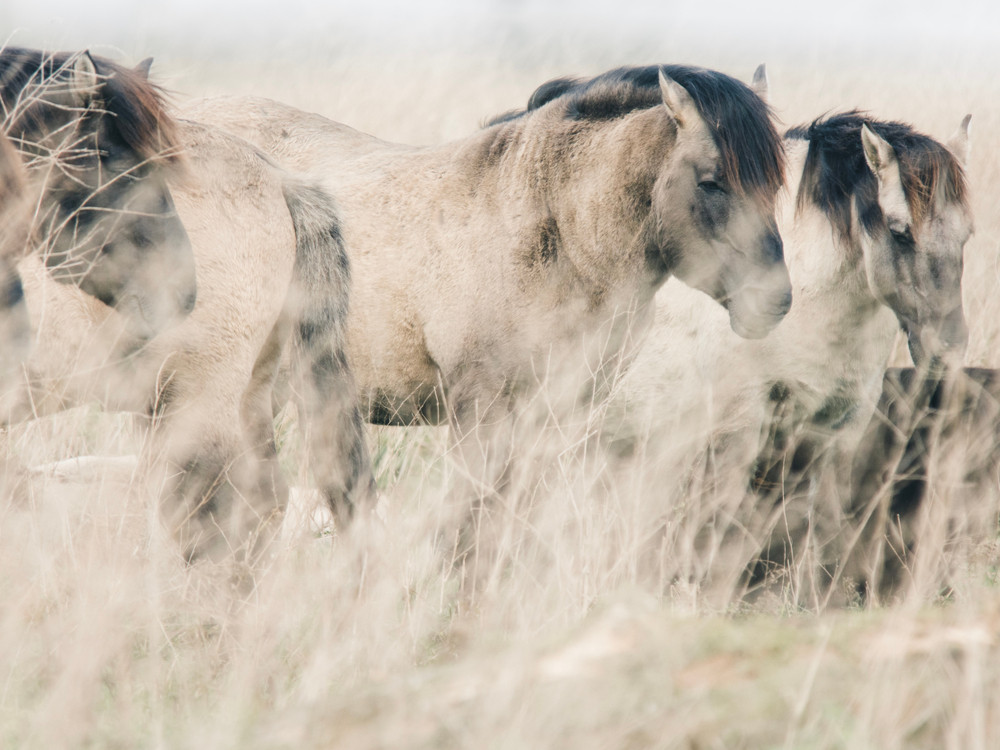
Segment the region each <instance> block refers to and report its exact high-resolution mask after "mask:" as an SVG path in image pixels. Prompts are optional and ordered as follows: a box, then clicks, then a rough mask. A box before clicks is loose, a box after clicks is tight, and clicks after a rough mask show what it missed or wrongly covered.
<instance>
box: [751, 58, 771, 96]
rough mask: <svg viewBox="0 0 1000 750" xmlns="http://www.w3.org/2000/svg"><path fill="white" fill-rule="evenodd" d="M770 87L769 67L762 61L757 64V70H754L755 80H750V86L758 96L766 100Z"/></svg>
mask: <svg viewBox="0 0 1000 750" xmlns="http://www.w3.org/2000/svg"><path fill="white" fill-rule="evenodd" d="M768 87H769V85H768V81H767V67H766V66H765V65H764V63H761V64H760V65H758V66H757V70H755V71H754V72H753V80H752V81H750V88H751V89H752V90H753V92H754V93H755V94H756V95H757V96H759V97H760V98H761V99H763V100H764V101H765V102H766V101H767V90H768Z"/></svg>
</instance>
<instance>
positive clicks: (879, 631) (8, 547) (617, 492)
mask: <svg viewBox="0 0 1000 750" xmlns="http://www.w3.org/2000/svg"><path fill="white" fill-rule="evenodd" d="M0 18H2V16H0ZM519 18H522V23H523V24H527V23H528V22H529V21H530V20H531V17H530V15H527V16H526V15H524V14H522V15H521V16H519ZM524 19H527V20H524ZM489 32H490V30H489V29H485V30H484V29H482V28H480V29H478V30H477V34H478V35H479V36H476V37H475V38H472V37H468V38H467V37H465V36H464V35H463V34H461V33H458V32H457V31H453V32H451V33H452V35H451V36H446V35H442V37H441V38H440V39H437V38H434V39H430V38H424V41H423V42H422V43H421V44H417V43H415V42H414V43H409V42H407V41H406V39H405V37H403V36H402V35H401V36H400V39H395V40H394V41H393V43H392V44H382V45H377V44H374V43H364V42H363V41H357V40H352V39H351V36H350V33H349V31H347V30H344V31H341V32H339V33H334V31H331V34H330V37H329V39H328V40H327V41H326V42H325V43H320V42H318V41H315V40H313V41H312V42H310V43H309V44H303V45H302V48H301V49H297V48H296V47H295V46H294V45H292V44H288V45H279V44H273V45H270V46H268V47H267V48H266V49H264V50H257V49H254V48H253V46H252V45H249V44H248V45H246V46H244V47H240V48H239V49H234V50H233V51H231V52H229V51H227V52H225V53H219V54H212V53H211V50H210V49H208V46H207V44H196V43H195V42H194V41H190V42H187V43H180V42H179V41H177V40H176V39H173V40H165V41H158V40H157V38H156V37H155V35H153V36H150V38H149V40H148V43H146V44H143V45H141V46H137V48H136V50H135V52H136V57H142V56H145V55H147V54H153V55H156V56H157V63H156V65H155V67H154V69H153V75H154V77H157V78H159V80H162V81H164V82H165V83H166V85H167V86H168V87H169V89H170V90H171V91H173V92H175V93H174V97H175V99H176V100H177V101H184V100H185V99H187V98H190V97H196V96H203V95H212V94H219V93H254V94H257V95H262V96H269V97H273V98H277V99H281V100H283V101H286V102H288V103H290V104H293V105H296V106H299V107H302V108H304V109H308V110H311V111H315V112H319V113H322V114H324V115H327V116H329V117H332V118H333V119H336V120H339V121H342V122H345V123H348V124H350V125H353V126H355V127H357V128H359V129H361V130H364V131H367V132H370V133H373V134H376V135H378V136H381V137H384V138H387V139H391V140H398V141H402V142H407V143H439V142H443V141H446V140H449V139H454V138H459V137H461V136H462V135H463V134H466V133H469V132H471V131H472V130H473V129H475V128H476V127H478V126H479V124H480V123H481V122H482V121H483V120H484V119H486V118H487V117H489V116H491V115H493V114H496V113H499V112H502V111H505V110H507V109H511V108H514V107H517V106H521V105H523V104H524V103H525V102H526V100H527V97H528V96H529V94H530V93H531V91H532V90H533V89H534V88H535V87H536V86H537V85H538V84H540V83H542V82H544V81H546V80H548V79H550V78H552V77H554V76H557V75H564V74H567V73H578V74H594V73H598V72H600V71H603V70H606V69H608V68H611V67H614V66H616V65H619V64H639V63H646V62H689V63H694V64H701V65H705V66H709V67H714V68H717V69H720V70H723V71H725V72H727V73H730V74H732V75H735V76H738V77H740V78H742V79H743V80H748V79H749V77H750V75H751V73H752V72H753V70H754V67H755V66H756V65H757V64H758V63H760V62H766V63H767V64H768V71H769V74H770V82H771V102H772V104H773V105H774V107H775V109H776V111H777V113H778V115H779V116H780V118H781V120H782V122H783V124H785V125H787V126H791V125H794V124H798V123H801V122H803V121H806V120H809V119H812V118H814V117H816V116H818V115H820V114H823V113H825V112H830V111H836V110H840V109H847V108H854V107H858V108H861V109H866V110H869V111H871V112H873V113H875V114H877V115H879V116H880V117H884V118H891V119H900V120H905V121H908V122H911V123H912V124H914V125H915V126H917V127H918V128H919V129H920V130H922V131H924V132H927V133H929V134H931V135H934V136H937V137H939V138H941V139H945V138H947V137H948V136H949V135H950V134H951V132H952V131H953V130H954V129H955V128H956V127H957V126H958V123H959V122H960V120H961V118H962V116H963V115H964V114H966V113H967V112H971V113H972V114H973V123H972V158H971V163H970V164H969V168H968V177H969V182H970V185H971V191H972V202H973V209H974V212H975V219H976V233H975V235H974V237H973V238H972V240H971V241H970V242H969V243H968V245H967V246H966V270H965V281H964V294H965V306H966V314H967V317H968V320H969V323H970V328H971V342H970V347H969V352H968V357H967V362H968V364H970V365H980V366H993V367H998V366H1000V303H998V302H997V293H996V290H997V289H1000V267H998V263H1000V207H998V204H997V201H996V195H997V188H996V185H997V182H998V177H1000V105H998V102H1000V79H998V77H997V75H996V71H997V70H998V69H1000V68H998V65H997V63H998V62H1000V60H998V58H997V57H996V56H992V55H988V54H987V53H986V52H984V50H985V49H987V45H984V44H980V45H979V46H975V45H970V46H968V47H966V46H963V44H961V43H960V41H958V40H953V44H951V45H950V46H947V47H945V48H935V47H933V46H931V45H928V47H927V48H926V49H909V50H906V52H905V54H904V53H898V54H897V53H896V52H895V51H893V50H892V49H882V48H880V47H878V46H877V45H876V42H875V41H864V40H863V41H859V42H857V43H856V44H851V43H845V44H843V45H841V46H836V47H834V46H829V47H825V48H824V47H811V46H809V45H808V44H805V43H802V44H788V45H784V46H782V45H777V44H765V45H762V46H755V45H752V44H749V43H746V44H732V43H728V42H725V41H724V40H716V39H712V38H711V37H705V38H702V39H700V40H693V39H687V38H685V37H684V35H683V33H682V32H681V31H680V30H678V29H673V30H667V31H666V32H665V33H664V38H662V39H656V38H653V34H652V32H651V31H649V32H646V33H645V34H638V33H635V34H631V35H629V34H625V33H623V32H621V31H620V30H618V27H615V28H612V29H610V30H609V32H608V33H607V34H604V35H602V34H601V33H600V30H596V29H592V30H589V31H586V32H584V31H580V30H577V31H576V32H575V33H573V34H569V33H567V34H564V35H562V34H559V33H556V32H555V31H551V30H550V31H549V32H548V33H541V32H537V30H535V31H533V30H532V29H530V28H525V27H521V26H517V25H516V24H513V25H511V26H510V27H505V28H498V29H497V30H496V32H495V34H493V35H492V36H491V35H490V33H489ZM871 36H872V35H869V36H865V37H864V39H865V40H869V39H870V38H871ZM875 36H877V35H875ZM168 42H169V43H168ZM158 44H159V45H161V46H157V45H158ZM161 49H162V50H163V51H162V52H161V51H160V50H161ZM97 51H100V52H102V54H106V53H107V52H108V51H107V50H105V49H100V48H97ZM130 51H131V49H130ZM906 357H907V355H906V354H905V347H901V348H900V349H899V351H898V353H897V356H896V359H897V361H898V362H899V363H905V362H906ZM545 399H546V396H545V394H544V393H542V394H540V395H539V396H538V397H537V399H536V403H535V405H536V406H540V407H541V408H538V409H534V410H531V411H530V416H529V417H526V418H525V420H524V423H525V424H524V425H523V426H522V427H523V429H522V432H521V435H522V442H521V451H520V452H521V456H519V458H520V459H521V460H522V463H523V464H524V465H525V466H526V467H527V468H526V469H525V471H524V476H523V477H520V478H519V481H518V483H517V485H516V487H517V492H515V493H514V496H515V500H516V502H515V501H513V500H512V501H511V503H512V507H511V512H510V513H509V514H508V517H507V518H506V520H505V523H504V526H503V529H502V531H503V533H502V534H501V535H500V538H499V541H498V542H497V545H498V556H499V558H500V563H499V564H497V565H496V566H495V568H494V569H492V570H490V571H489V575H487V576H486V577H485V579H484V580H482V581H479V583H478V588H477V589H476V590H475V591H474V592H473V591H470V589H469V585H468V579H467V578H465V577H464V576H463V574H462V571H461V570H456V567H455V566H454V565H453V556H452V547H453V545H452V544H451V542H450V540H449V537H448V536H447V532H446V531H443V530H446V529H448V528H451V526H450V524H451V520H452V517H453V515H454V513H455V509H454V507H453V497H452V494H450V493H449V490H450V489H451V488H453V487H454V486H456V483H457V482H458V480H460V478H461V477H460V476H459V473H460V468H459V466H458V463H457V462H456V460H455V458H454V457H453V456H452V455H451V454H450V452H449V447H448V441H447V435H446V434H445V432H444V431H443V430H442V429H437V428H378V427H372V428H370V430H369V437H370V445H371V447H372V450H373V455H374V458H375V462H376V473H377V480H378V484H379V488H380V491H381V493H382V495H383V503H382V507H381V509H380V514H379V517H378V518H375V519H372V520H371V521H369V522H366V523H362V524H359V526H358V527H357V528H355V529H353V530H352V532H351V533H350V534H341V533H337V532H336V531H335V530H333V531H331V530H330V529H325V530H322V531H317V530H315V529H312V528H305V529H304V530H301V531H300V533H299V534H297V535H294V537H295V538H294V539H292V540H291V541H288V542H287V543H286V544H284V545H283V546H282V547H281V549H279V550H277V551H275V553H274V554H273V556H271V557H270V558H269V559H268V560H267V561H266V562H265V563H263V564H262V565H261V566H260V568H259V569H257V570H255V571H253V577H252V580H251V582H250V583H244V584H243V585H239V586H235V585H232V584H231V583H230V576H229V575H228V570H227V569H226V566H225V565H221V564H220V565H213V564H211V563H207V562H206V563H198V564H195V565H186V564H185V563H184V562H183V560H182V559H181V558H180V554H179V551H178V550H177V548H176V547H175V545H174V543H173V541H172V540H171V539H170V538H168V537H167V536H166V534H165V532H164V531H163V529H162V528H161V525H160V522H159V517H158V514H157V510H156V507H155V502H156V497H157V489H158V488H157V487H156V486H155V484H153V483H152V482H151V481H149V479H148V478H146V477H144V476H141V475H140V474H139V473H137V472H136V471H134V467H133V465H132V464H131V463H130V462H129V461H128V459H127V458H125V460H121V461H118V462H103V463H99V464H95V465H89V464H88V465H85V466H83V467H80V466H76V467H67V466H66V464H59V465H58V466H56V467H54V466H53V465H52V464H53V462H58V461H63V460H65V459H69V458H72V457H74V456H103V457H128V456H132V455H135V454H138V453H140V452H141V451H142V447H143V444H144V441H145V440H146V439H147V436H146V428H145V422H144V420H143V419H142V418H140V417H136V416H132V415H124V414H115V413H105V412H104V411H102V410H101V409H100V407H99V406H98V405H96V404H87V405H81V406H78V407H76V408H74V409H71V410H69V411H66V412H63V413H60V414H55V415H51V416H46V417H42V418H39V419H37V420H33V421H31V422H28V423H25V424H20V425H15V426H13V427H12V428H11V429H9V430H8V431H6V432H2V433H0V441H3V444H4V445H3V450H2V451H0V455H3V454H4V453H6V454H8V455H12V456H15V457H16V458H17V459H18V460H19V461H20V462H21V463H22V464H24V465H26V466H29V467H42V468H39V469H38V470H36V471H34V472H33V473H32V475H31V477H30V481H28V482H26V483H25V484H22V485H21V486H20V487H17V488H11V487H7V488H6V489H4V490H0V491H2V492H4V493H6V495H5V496H3V497H0V747H2V748H40V749H41V748H44V749H46V750H48V749H50V748H122V749H123V750H124V749H126V748H128V749H132V748H171V749H173V748H176V749H178V750H180V749H184V748H190V749H191V750H195V749H196V748H197V749H199V750H200V749H202V748H212V749H213V750H224V749H226V748H241V749H242V750H264V749H268V750H271V749H274V750H277V749H278V748H297V749H299V750H312V749H314V748H315V749H317V750H318V749H319V748H338V749H341V748H343V749H345V750H346V749H352V750H353V749H354V748H452V747H455V748H459V747H461V748H483V747H489V748H550V747H551V748H576V749H580V750H583V749H587V748H637V749H638V748H684V749H686V750H696V749H697V750H708V749H709V748H746V749H749V748H779V747H780V748H816V749H820V748H823V749H827V748H830V749H833V748H845V749H846V748H851V749H852V750H860V749H867V748H871V749H872V750H876V749H878V750H889V749H892V748H899V749H902V748H907V749H909V748H926V749H927V750H937V749H939V748H948V749H949V750H965V749H980V748H981V749H983V750H985V749H986V748H991V747H997V746H998V743H1000V579H998V570H1000V547H998V539H997V528H996V518H997V515H998V513H1000V485H998V483H997V481H996V477H993V480H992V481H991V482H987V483H985V485H983V486H981V487H978V488H977V490H976V492H977V494H976V496H975V497H973V498H969V497H963V500H962V503H958V502H956V503H955V504H953V505H949V504H948V500H949V498H951V497H953V496H955V493H954V492H953V491H952V490H954V488H953V487H950V486H948V487H945V486H942V487H939V488H937V489H938V490H940V491H939V492H937V495H936V497H938V498H940V503H942V506H941V507H940V508H939V510H938V516H937V518H938V519H939V522H940V523H941V524H942V526H943V527H945V526H946V527H949V528H958V529H960V530H961V532H962V533H963V534H965V535H966V536H964V537H963V538H961V539H959V540H956V539H955V538H954V536H949V535H947V534H942V535H938V536H935V537H933V539H932V541H931V542H930V543H929V546H925V547H924V548H923V550H924V551H923V554H925V555H926V556H927V557H928V558H933V559H935V560H942V561H944V562H943V563H942V565H940V566H938V565H924V566H923V567H919V569H916V573H915V575H917V578H918V580H917V585H916V586H915V587H914V589H913V591H912V592H910V593H908V594H906V595H904V596H902V597H901V598H900V600H899V601H898V602H896V603H894V604H892V605H886V606H883V607H879V608H868V609H866V608H863V607H861V606H858V605H854V606H850V605H848V606H846V607H838V608H823V607H810V606H802V605H801V603H800V602H798V601H797V597H796V596H795V595H794V594H795V592H791V591H789V592H784V593H783V592H782V591H780V590H777V591H773V592H769V594H768V595H767V596H766V597H762V598H760V599H758V600H756V601H754V602H753V603H746V602H735V601H727V600H726V599H725V597H722V598H719V597H718V596H707V595H706V593H705V592H703V591H702V590H701V589H700V588H699V586H698V585H696V584H692V583H691V582H690V581H691V580H692V576H693V570H694V568H695V567H696V564H695V561H694V553H693V551H692V544H693V542H692V540H691V538H689V537H688V536H685V535H684V534H680V533H677V534H671V533H670V531H669V529H670V528H672V527H671V526H670V524H671V522H672V521H671V519H676V518H681V517H683V516H684V515H685V514H694V513H697V511H698V509H697V508H693V507H691V506H692V504H693V502H694V499H695V498H694V495H692V496H691V497H690V498H689V500H690V502H686V501H685V497H684V494H683V492H678V491H677V490H676V488H675V487H674V486H673V484H672V483H673V482H674V481H675V480H676V478H677V474H676V473H675V471H676V466H673V465H671V463H670V462H669V460H665V459H657V460H658V461H659V463H658V462H654V461H652V460H651V461H650V463H649V464H647V465H643V464H641V463H639V464H632V465H630V467H629V468H628V470H627V471H626V470H622V469H621V467H620V466H616V464H615V462H614V461H613V460H612V458H611V457H610V456H609V455H607V454H606V453H605V452H603V450H602V448H601V447H600V446H601V443H600V441H599V440H594V439H593V438H594V437H595V436H597V435H599V434H600V431H601V426H602V417H603V406H602V405H600V404H597V405H594V406H593V407H592V408H591V409H590V410H589V411H588V412H587V413H584V414H582V415H575V416H574V417H572V418H568V419H562V418H553V417H552V416H551V415H547V414H546V410H545V408H544V406H545ZM539 414H541V415H542V416H538V415H539ZM279 436H280V442H281V451H282V460H283V463H284V465H285V466H286V467H287V469H288V472H289V474H290V476H291V477H292V479H293V480H294V481H295V483H297V484H299V485H303V486H305V485H307V484H308V477H307V476H306V475H305V472H304V470H303V469H302V468H301V467H300V466H299V462H298V460H297V459H298V455H297V453H298V451H297V438H296V427H295V420H294V418H293V416H290V415H284V416H283V417H282V418H280V419H279ZM674 438H675V439H676V441H677V444H678V445H682V444H683V442H684V439H685V436H684V435H676V436H674ZM979 439H994V438H993V436H992V434H990V435H987V436H986V437H983V438H979ZM669 448H670V446H666V449H665V450H664V446H657V449H658V450H657V451H650V452H649V455H650V456H652V455H656V456H662V455H664V453H669ZM949 460H950V461H959V462H960V461H962V460H963V452H962V451H961V450H957V451H956V452H955V453H954V454H953V455H950V457H949ZM970 503H971V504H973V505H974V506H975V514H976V518H979V519H987V522H985V523H977V524H963V514H964V513H966V512H967V511H968V509H969V507H970V506H969V504H970ZM934 540H939V544H940V547H939V548H933V546H932V545H933V544H934ZM724 552H725V550H724V549H720V550H718V553H719V554H720V555H721V554H724ZM942 566H943V567H942ZM943 568H947V571H948V575H947V578H946V580H945V579H944V578H939V575H940V571H941V570H942V569H943ZM920 576H923V577H922V578H921V577H920Z"/></svg>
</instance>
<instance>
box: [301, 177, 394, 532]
mask: <svg viewBox="0 0 1000 750" xmlns="http://www.w3.org/2000/svg"><path fill="white" fill-rule="evenodd" d="M283 192H284V195H285V202H286V203H287V204H288V212H289V213H290V214H291V217H292V222H293V224H294V225H295V238H296V249H295V253H296V255H295V269H294V272H293V280H292V288H291V290H290V292H289V313H290V319H291V321H292V325H293V326H294V331H293V351H292V377H293V382H294V387H295V390H296V391H297V394H298V397H299V412H300V414H299V420H300V423H301V424H302V429H303V434H304V438H305V439H304V444H305V447H306V450H307V451H308V454H309V455H308V461H309V465H310V468H311V470H312V474H313V477H314V479H315V481H316V482H317V484H318V486H319V488H320V490H322V492H323V493H324V494H325V495H326V498H327V502H329V504H330V507H331V509H332V510H333V512H334V514H335V515H336V517H337V520H338V523H340V524H341V526H342V527H343V525H344V524H345V523H346V522H348V521H349V520H350V518H351V517H352V516H353V515H354V512H355V509H356V508H358V507H363V506H366V505H371V506H374V498H375V482H374V479H373V477H372V469H371V458H370V456H369V453H368V446H367V444H366V442H365V432H364V428H363V426H362V421H361V412H360V410H359V408H358V398H357V391H356V388H355V385H354V378H353V376H352V374H351V370H350V368H349V367H348V364H347V358H346V355H345V353H344V347H345V323H346V320H347V309H348V298H349V295H350V282H351V278H350V264H349V262H348V259H347V252H346V250H345V247H344V240H343V236H342V235H341V230H340V216H339V213H338V211H337V208H336V205H335V204H334V202H333V199H332V198H331V197H330V195H329V194H328V193H327V192H326V191H325V190H323V189H322V188H321V187H319V186H318V185H315V184H313V183H309V182H305V181H302V180H298V179H291V178H288V179H286V181H285V184H284V187H283Z"/></svg>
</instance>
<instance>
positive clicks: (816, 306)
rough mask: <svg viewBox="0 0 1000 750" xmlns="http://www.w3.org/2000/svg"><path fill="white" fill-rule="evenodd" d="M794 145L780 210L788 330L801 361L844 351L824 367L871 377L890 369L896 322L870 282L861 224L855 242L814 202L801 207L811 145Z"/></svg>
mask: <svg viewBox="0 0 1000 750" xmlns="http://www.w3.org/2000/svg"><path fill="white" fill-rule="evenodd" d="M786 148H787V149H788V155H789V172H788V174H789V179H788V182H787V187H786V189H785V191H784V192H783V197H782V202H781V206H780V207H779V230H780V232H781V236H782V238H783V240H784V244H785V260H786V262H787V264H788V272H789V276H790V277H791V280H792V296H793V299H794V302H793V304H792V309H791V311H790V312H789V315H788V319H789V320H788V324H786V325H785V326H784V330H785V331H786V332H787V333H788V334H790V336H791V339H792V348H798V349H800V350H801V351H800V355H801V357H805V358H807V359H812V358H815V353H816V352H826V351H828V350H837V351H839V352H840V354H839V355H838V356H836V357H827V356H825V355H824V357H823V359H824V362H825V364H824V368H828V367H831V366H832V365H833V363H835V362H843V364H844V365H845V367H847V368H848V369H850V370H851V371H852V372H855V373H856V374H857V375H859V376H861V377H865V373H866V372H867V371H869V370H875V369H878V368H880V367H884V365H885V362H886V360H887V359H888V357H889V355H890V353H891V349H892V344H893V341H894V339H895V333H896V330H897V325H896V323H895V318H894V316H893V314H892V312H891V311H890V310H889V309H888V308H886V307H885V306H884V305H882V304H881V303H880V302H879V301H878V300H877V299H876V298H875V296H874V294H873V293H872V291H871V287H870V286H869V284H868V277H867V274H866V271H865V265H864V256H863V252H862V248H861V246H860V243H859V241H858V240H857V237H858V226H857V221H856V220H854V221H853V224H854V231H852V235H851V239H850V240H849V241H845V240H843V239H841V238H840V237H839V236H838V233H837V231H836V230H835V228H834V227H833V225H832V224H831V222H830V220H829V218H828V217H827V216H826V215H825V214H824V213H823V212H822V211H820V210H819V209H818V208H816V207H815V206H814V205H812V204H811V203H808V202H807V203H805V204H804V205H803V207H802V208H801V209H799V208H798V207H797V205H796V203H797V201H796V198H797V196H798V190H799V185H800V182H801V176H802V167H803V165H804V161H805V152H806V150H807V148H808V143H807V142H806V141H800V140H790V141H786ZM798 358H799V357H796V359H798ZM832 369H833V370H836V367H833V368H832ZM827 374H828V375H834V374H836V373H834V372H833V371H832V370H831V371H830V372H829V373H827Z"/></svg>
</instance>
